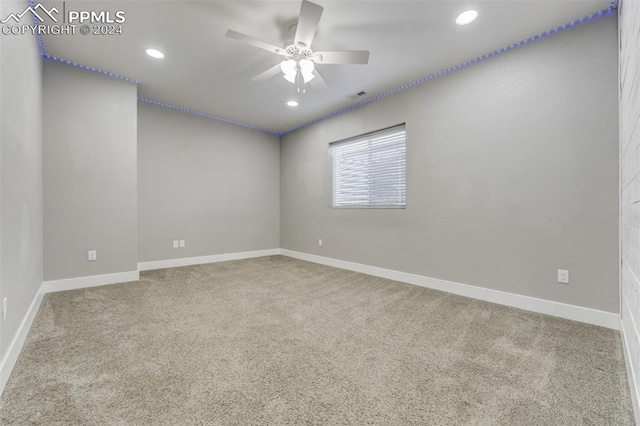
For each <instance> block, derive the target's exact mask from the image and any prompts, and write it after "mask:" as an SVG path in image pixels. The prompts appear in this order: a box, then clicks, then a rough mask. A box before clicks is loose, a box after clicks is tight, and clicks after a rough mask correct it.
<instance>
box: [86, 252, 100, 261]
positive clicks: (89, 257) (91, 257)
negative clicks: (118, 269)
mask: <svg viewBox="0 0 640 426" xmlns="http://www.w3.org/2000/svg"><path fill="white" fill-rule="evenodd" d="M87 260H89V261H90V262H93V261H94V260H98V252H97V251H95V250H89V251H88V252H87Z"/></svg>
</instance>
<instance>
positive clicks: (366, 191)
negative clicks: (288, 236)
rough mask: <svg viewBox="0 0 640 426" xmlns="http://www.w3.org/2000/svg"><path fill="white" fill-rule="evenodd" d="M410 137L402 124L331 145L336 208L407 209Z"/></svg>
mask: <svg viewBox="0 0 640 426" xmlns="http://www.w3.org/2000/svg"><path fill="white" fill-rule="evenodd" d="M406 134H407V133H406V130H405V125H404V124H402V125H400V126H395V127H391V128H388V129H384V130H380V131H377V132H373V133H368V134H366V135H362V136H357V137H355V138H351V139H347V140H345V141H340V142H334V143H332V144H330V145H329V160H330V162H331V175H332V192H333V207H374V208H375V207H395V208H403V207H405V206H406V203H407V177H406V175H407V161H406V152H407V137H406Z"/></svg>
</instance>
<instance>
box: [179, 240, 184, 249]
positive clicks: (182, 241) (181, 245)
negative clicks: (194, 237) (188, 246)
mask: <svg viewBox="0 0 640 426" xmlns="http://www.w3.org/2000/svg"><path fill="white" fill-rule="evenodd" d="M182 247H184V240H180V248H182Z"/></svg>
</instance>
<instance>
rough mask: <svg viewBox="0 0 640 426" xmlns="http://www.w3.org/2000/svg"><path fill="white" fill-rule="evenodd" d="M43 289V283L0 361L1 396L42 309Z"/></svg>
mask: <svg viewBox="0 0 640 426" xmlns="http://www.w3.org/2000/svg"><path fill="white" fill-rule="evenodd" d="M42 290H43V286H42V285H41V286H40V288H39V289H38V292H37V293H36V295H35V297H34V298H33V301H32V302H31V305H30V306H29V309H27V313H26V314H25V316H24V318H23V319H22V322H21V323H20V326H19V327H18V331H16V334H15V335H14V336H13V340H11V343H10V344H9V347H8V348H7V351H6V352H5V354H4V356H3V357H2V361H0V396H1V395H2V393H3V392H4V387H5V386H6V385H7V382H8V381H9V377H10V376H11V372H12V371H13V367H14V366H15V365H16V361H17V360H18V355H20V351H22V346H23V345H24V341H25V340H26V338H27V334H29V329H31V324H33V320H34V318H35V317H36V314H37V313H38V309H40V304H41V303H42V297H43V295H44V293H43V291H42Z"/></svg>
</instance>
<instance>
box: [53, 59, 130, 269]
mask: <svg viewBox="0 0 640 426" xmlns="http://www.w3.org/2000/svg"><path fill="white" fill-rule="evenodd" d="M136 94H137V88H136V85H135V84H130V83H126V82H123V81H119V80H115V79H112V78H107V77H103V76H101V75H98V74H94V73H90V72H87V71H84V70H78V69H75V68H72V67H69V66H66V65H59V64H56V63H52V62H46V63H45V67H44V98H43V99H44V101H43V102H44V121H43V123H44V128H45V129H46V132H45V134H44V138H43V140H44V279H45V280H56V279H63V278H73V277H82V276H89V275H101V274H109V273H116V272H127V271H135V270H137V248H136V246H137V234H136V217H137V212H136V203H137V201H136V187H137V182H136V121H137V120H136V107H137V100H136ZM88 250H97V251H98V260H97V261H95V262H88V261H87V251H88Z"/></svg>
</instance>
